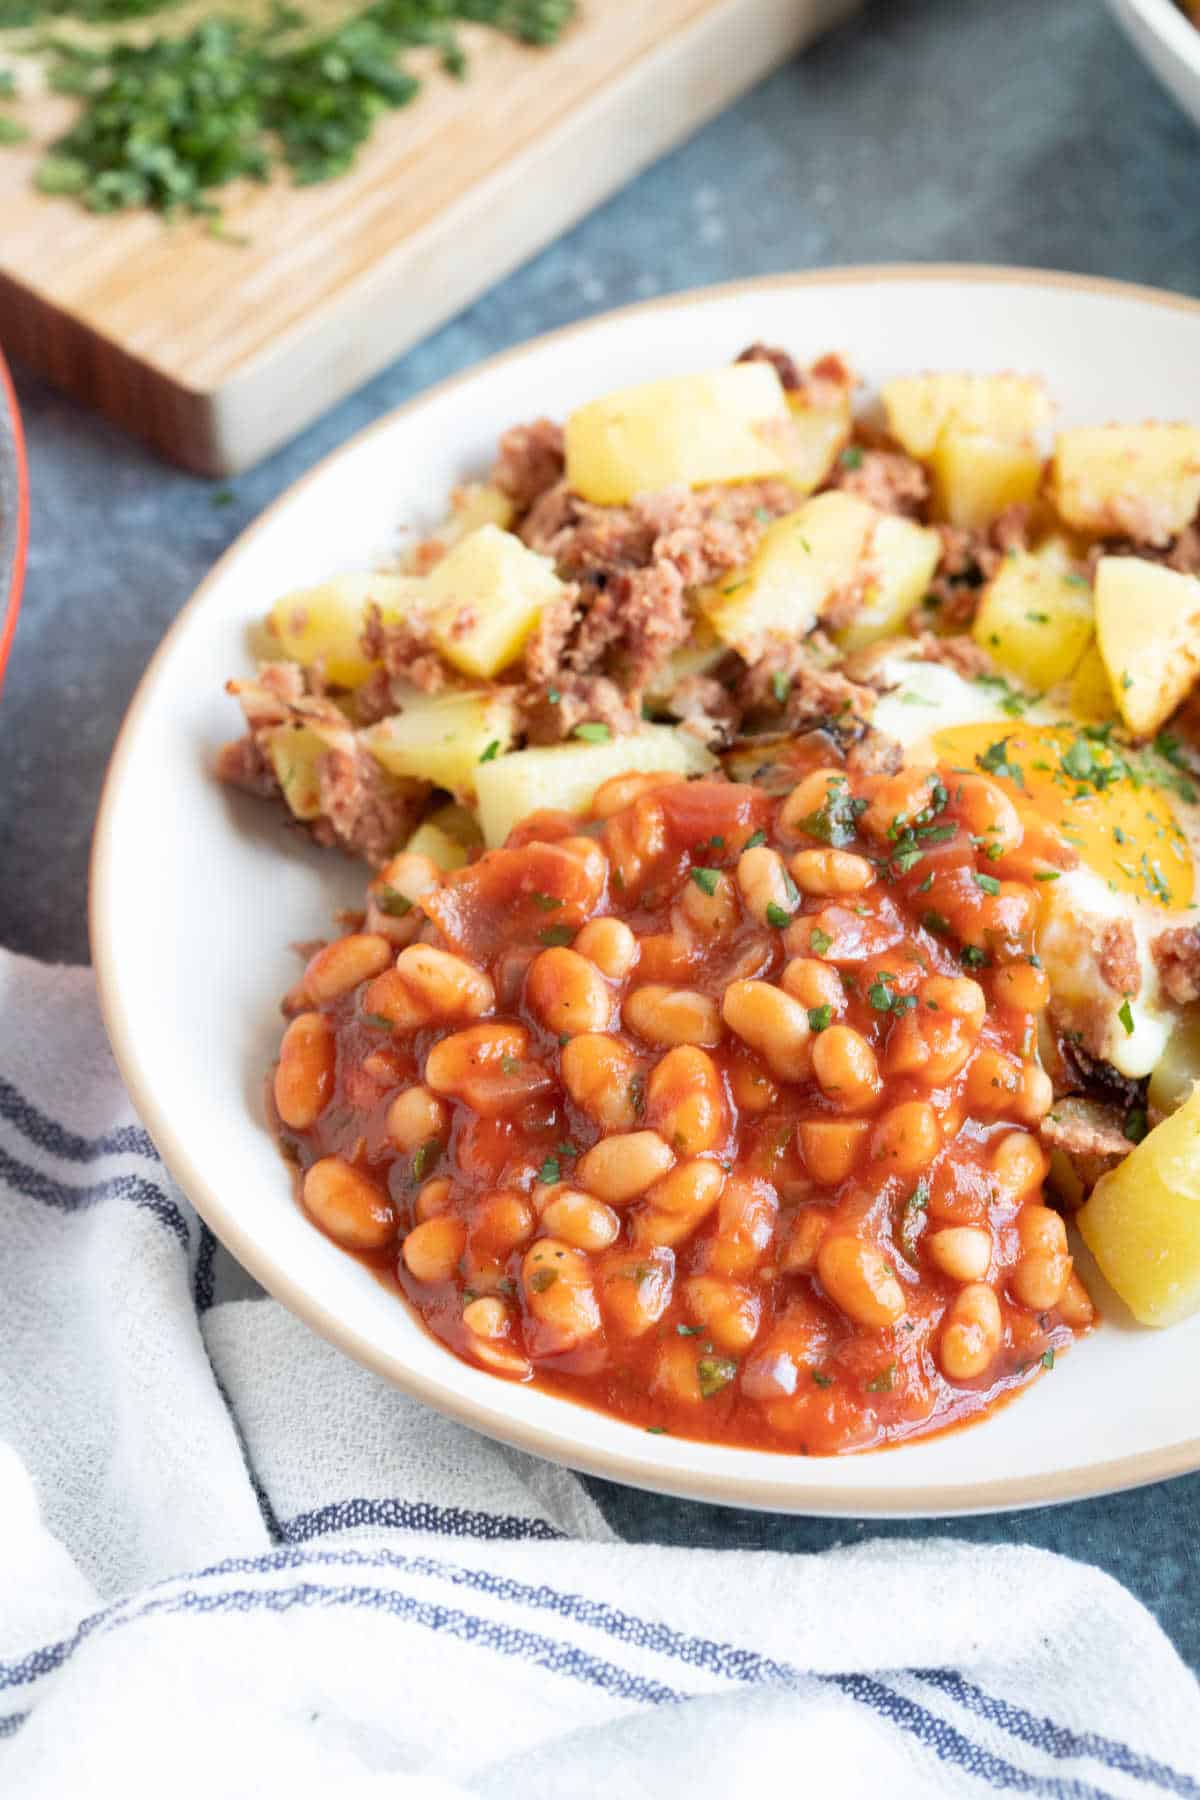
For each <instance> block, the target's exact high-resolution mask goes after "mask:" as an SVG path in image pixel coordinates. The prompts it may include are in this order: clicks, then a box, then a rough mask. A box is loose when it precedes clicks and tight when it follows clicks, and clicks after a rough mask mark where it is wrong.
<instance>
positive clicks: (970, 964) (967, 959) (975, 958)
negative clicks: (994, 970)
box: [962, 944, 988, 969]
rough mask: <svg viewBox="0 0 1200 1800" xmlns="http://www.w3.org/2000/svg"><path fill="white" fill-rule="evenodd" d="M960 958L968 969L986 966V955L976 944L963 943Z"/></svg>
mask: <svg viewBox="0 0 1200 1800" xmlns="http://www.w3.org/2000/svg"><path fill="white" fill-rule="evenodd" d="M962 960H963V962H964V964H965V965H966V967H967V968H968V969H984V968H986V967H987V961H988V955H987V951H986V950H981V949H980V948H979V946H978V945H977V944H964V945H963V948H962Z"/></svg>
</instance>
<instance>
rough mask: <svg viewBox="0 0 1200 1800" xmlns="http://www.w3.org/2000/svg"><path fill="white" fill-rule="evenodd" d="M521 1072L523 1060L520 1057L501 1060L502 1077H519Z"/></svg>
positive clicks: (505, 1057) (508, 1057)
mask: <svg viewBox="0 0 1200 1800" xmlns="http://www.w3.org/2000/svg"><path fill="white" fill-rule="evenodd" d="M520 1072H521V1059H520V1057H519V1056H502V1057H501V1058H500V1073H501V1074H502V1075H519V1074H520Z"/></svg>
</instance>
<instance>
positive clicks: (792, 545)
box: [699, 493, 878, 662]
mask: <svg viewBox="0 0 1200 1800" xmlns="http://www.w3.org/2000/svg"><path fill="white" fill-rule="evenodd" d="M877 516H878V515H877V514H876V512H875V509H874V507H872V506H868V505H867V503H866V501H865V500H856V499H854V497H853V496H852V495H850V494H839V493H830V494H817V495H816V496H815V497H814V498H813V499H812V500H806V501H805V503H804V505H803V506H801V507H800V508H798V510H797V511H796V512H792V513H785V514H784V516H783V518H781V519H776V520H775V522H774V524H773V525H769V526H768V527H767V529H766V531H764V533H763V535H762V537H761V538H760V539H759V544H758V549H757V550H756V551H755V553H754V555H753V557H752V558H751V559H750V561H749V562H748V563H747V564H746V565H745V567H744V568H741V569H734V570H731V571H730V573H729V574H728V575H726V576H725V577H724V578H723V579H722V580H720V581H718V582H715V583H714V584H713V586H712V587H710V588H707V589H706V590H705V592H704V593H703V594H702V595H701V596H700V601H699V604H700V607H701V610H702V611H703V613H704V614H705V616H706V618H707V619H708V621H709V623H710V624H711V625H712V627H713V629H714V630H715V632H716V634H717V636H718V637H719V638H721V639H722V641H723V642H724V643H726V644H728V645H730V646H731V647H732V648H733V649H734V650H738V651H740V652H741V654H742V655H743V656H744V657H745V658H746V661H747V662H754V661H756V660H757V658H758V657H760V656H761V655H762V653H763V651H764V650H765V649H766V647H767V644H768V643H769V641H770V640H771V639H772V638H787V639H790V640H791V639H796V638H801V637H803V636H804V635H805V633H806V632H808V631H811V630H812V628H813V626H814V625H815V624H816V622H817V619H818V618H819V616H820V612H821V608H822V606H824V605H825V604H826V602H827V601H828V600H829V599H830V598H831V596H832V595H834V594H835V593H837V592H838V591H839V590H840V589H842V588H844V587H846V586H847V585H848V584H849V583H850V582H851V581H852V580H853V579H854V576H855V572H856V571H857V569H858V567H859V564H860V562H861V561H862V557H863V555H864V552H865V550H866V546H867V541H868V538H869V536H870V533H871V530H872V527H873V526H874V524H875V521H876V518H877Z"/></svg>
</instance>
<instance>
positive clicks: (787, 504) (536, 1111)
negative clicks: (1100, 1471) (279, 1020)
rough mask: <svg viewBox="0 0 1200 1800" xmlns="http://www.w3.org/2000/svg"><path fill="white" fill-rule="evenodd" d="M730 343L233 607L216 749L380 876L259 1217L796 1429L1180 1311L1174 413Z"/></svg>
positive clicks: (995, 377)
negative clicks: (299, 1206)
mask: <svg viewBox="0 0 1200 1800" xmlns="http://www.w3.org/2000/svg"><path fill="white" fill-rule="evenodd" d="M857 390H858V382H857V380H856V378H855V376H854V375H853V374H852V372H851V370H850V368H849V366H848V365H847V363H846V362H845V361H844V360H843V359H842V358H841V357H840V356H838V355H826V356H823V357H822V358H821V359H820V360H819V361H817V362H815V363H813V364H812V365H811V366H810V367H801V366H799V365H798V364H797V363H796V362H794V361H793V360H792V358H791V357H790V356H789V355H787V354H786V353H785V352H783V351H780V350H776V349H772V348H768V347H766V346H764V345H761V344H755V345H753V346H752V347H751V348H750V349H749V350H747V351H746V352H745V353H744V355H743V356H741V357H740V358H739V359H738V361H737V362H736V363H733V364H730V365H728V366H726V367H721V368H714V369H711V370H708V371H704V372H700V373H696V374H689V375H679V376H670V377H667V378H664V379H661V380H657V381H653V382H649V383H647V384H644V385H642V386H639V387H634V388H629V389H626V390H624V391H622V392H618V393H609V394H604V395H602V396H601V397H600V398H598V399H596V400H594V401H592V402H590V403H589V404H587V405H584V406H582V407H580V408H579V409H578V410H577V411H575V412H573V413H571V414H570V415H569V417H568V418H567V419H566V420H565V422H564V423H563V424H562V425H559V424H557V423H555V422H553V421H551V420H549V419H538V420H536V421H534V422H533V423H532V424H524V425H517V426H515V427H514V428H513V429H512V430H511V431H509V432H507V433H506V434H505V436H504V437H503V438H502V440H501V442H500V446H499V452H498V455H497V458H496V462H495V465H494V467H493V469H492V472H491V475H490V476H489V478H488V479H487V480H486V481H484V482H479V483H475V484H472V485H469V486H466V487H463V488H461V489H459V490H458V491H456V492H455V493H454V494H453V495H452V496H451V503H450V512H449V516H448V518H447V520H446V522H445V524H444V525H443V526H442V527H441V528H440V529H439V530H438V531H437V532H435V533H434V535H432V536H429V537H426V538H424V539H423V540H422V541H420V542H418V543H417V544H416V545H415V546H414V547H413V548H412V550H411V551H410V553H409V554H408V555H407V556H406V557H405V558H404V560H403V562H402V563H400V564H398V565H397V566H395V567H391V568H387V569H378V570H372V571H369V572H366V573H360V574H353V575H347V576H343V577H341V578H340V579H337V580H334V581H330V582H327V583H325V584H323V585H322V586H320V587H315V588H312V589H310V590H307V591H305V592H301V593H290V594H287V595H285V596H284V597H283V598H282V599H280V600H278V601H277V602H276V603H275V605H274V606H273V607H272V609H271V612H270V616H269V618H268V620H267V623H266V627H265V634H266V639H267V640H268V660H265V661H264V662H263V663H262V665H261V666H260V668H259V671H258V674H257V676H256V677H255V678H254V679H253V680H239V681H234V682H231V683H230V691H231V692H232V693H234V694H235V695H236V696H237V698H238V700H239V701H240V703H241V706H242V710H243V712H244V714H245V718H246V725H247V731H246V735H245V736H243V737H242V738H241V739H239V740H238V741H237V742H236V743H233V744H230V745H229V746H228V747H227V748H226V750H225V751H224V752H223V754H222V757H221V764H220V772H221V774H222V775H223V776H224V778H225V779H226V780H228V781H231V782H234V783H236V784H237V785H239V786H241V787H245V788H249V789H250V790H251V791H253V792H256V793H260V794H262V795H264V796H265V797H268V798H270V799H273V800H275V801H276V802H277V803H279V804H281V805H282V806H284V807H285V808H286V809H287V811H288V813H289V815H290V816H291V817H292V818H293V819H294V820H295V821H296V822H297V824H298V825H299V826H300V827H302V828H303V829H304V830H306V831H307V832H309V833H310V834H311V835H312V836H313V837H314V838H316V839H317V841H318V842H320V843H323V844H328V845H336V846H339V847H341V848H342V849H343V850H347V851H350V852H351V853H353V854H355V855H358V856H361V857H362V858H363V859H365V861H366V862H367V863H368V864H370V865H371V874H370V876H369V878H368V881H367V886H366V893H365V898H364V908H363V911H362V913H361V914H355V915H354V916H353V917H352V918H350V919H345V920H343V924H344V925H345V927H346V929H345V931H344V933H343V935H341V936H339V937H336V938H334V939H332V940H331V941H330V942H328V943H326V944H323V945H321V946H320V947H318V948H316V949H315V951H314V952H313V953H312V954H311V956H310V958H309V960H308V962H307V966H306V967H305V969H304V973H303V975H302V976H301V977H300V980H299V981H298V983H297V985H296V986H295V988H294V989H293V990H292V992H291V993H290V994H288V995H287V996H286V998H285V1000H284V1013H285V1016H286V1017H287V1019H288V1024H287V1027H286V1030H285V1031H284V1034H283V1040H282V1044H281V1046H280V1052H279V1060H278V1063H277V1065H276V1067H275V1069H274V1071H273V1074H272V1078H271V1084H270V1093H271V1109H272V1117H273V1120H274V1123H275V1125H276V1128H277V1131H278V1135H279V1138H280V1141H281V1143H282V1145H283V1147H284V1149H285V1151H286V1153H287V1154H288V1156H289V1157H290V1158H291V1159H293V1161H294V1162H295V1164H296V1166H297V1170H298V1180H299V1188H300V1195H301V1200H302V1203H303V1205H304V1207H305V1209H306V1210H307V1212H308V1213H309V1215H310V1216H311V1217H312V1218H313V1220H314V1221H315V1222H316V1224H317V1225H318V1226H320V1227H321V1228H322V1229H323V1230H324V1231H326V1232H327V1233H328V1234H329V1235H330V1236H331V1237H332V1238H333V1239H334V1240H335V1241H336V1242H337V1243H339V1244H341V1245H343V1246H344V1247H345V1248H346V1249H348V1250H351V1251H353V1252H354V1253H356V1254H357V1255H359V1256H360V1257H362V1258H364V1259H366V1260H367V1261H368V1262H369V1263H370V1264H371V1266H372V1267H373V1268H375V1269H376V1270H377V1271H378V1272H379V1274H380V1276H381V1278H383V1279H385V1280H388V1281H390V1282H391V1283H392V1284H393V1285H395V1286H396V1287H398V1289H399V1290H400V1291H402V1292H403V1294H404V1295H406V1296H407V1298H408V1300H409V1301H410V1302H411V1304H412V1305H413V1306H414V1307H415V1308H416V1310H417V1312H418V1313H419V1314H420V1316H421V1317H422V1318H423V1319H424V1321H425V1323H426V1325H427V1326H428V1328H429V1329H430V1330H431V1331H432V1332H433V1333H434V1334H436V1336H438V1337H439V1338H440V1339H441V1340H442V1341H443V1342H444V1343H446V1344H447V1345H448V1346H450V1348H451V1349H453V1350H454V1351H455V1352H457V1353H458V1354H459V1355H460V1356H462V1357H464V1358H466V1359H468V1360H469V1361H471V1362H473V1363H476V1364H479V1365H482V1366H483V1367H484V1368H486V1369H490V1370H493V1371H495V1372H496V1373H498V1374H500V1375H503V1376H505V1377H507V1378H509V1379H511V1380H517V1381H534V1382H536V1383H538V1384H539V1385H541V1386H543V1387H545V1388H549V1389H553V1390H554V1391H556V1392H558V1393H560V1394H563V1395H568V1396H571V1397H573V1398H576V1399H579V1400H583V1401H586V1402H588V1403H590V1404H593V1405H595V1406H598V1407H601V1408H603V1409H604V1410H605V1411H607V1412H610V1413H614V1414H617V1415H619V1416H621V1417H623V1418H625V1419H628V1420H629V1421H630V1422H631V1423H632V1424H635V1425H637V1426H640V1427H642V1428H644V1429H646V1430H649V1431H656V1432H660V1431H669V1432H673V1433H678V1434H680V1435H684V1436H688V1437H693V1438H708V1439H712V1440H715V1441H719V1442H722V1443H731V1444H733V1443H736V1444H741V1445H756V1446H761V1447H763V1448H768V1449H772V1450H778V1451H784V1452H791V1453H805V1454H813V1455H816V1454H827V1453H835V1452H842V1451H849V1450H857V1449H867V1448H871V1447H873V1446H878V1445H883V1444H887V1443H893V1442H896V1441H898V1440H901V1439H904V1438H908V1437H912V1436H914V1435H916V1434H920V1433H928V1432H930V1431H934V1430H937V1429H941V1428H944V1427H946V1426H947V1425H949V1424H951V1423H954V1422H957V1421H960V1420H963V1419H966V1418H969V1417H970V1416H972V1415H978V1414H980V1413H982V1412H984V1411H985V1410H986V1409H987V1408H988V1407H989V1406H991V1405H992V1404H994V1403H995V1402H996V1401H997V1400H999V1399H1000V1398H1001V1397H1004V1396H1006V1395H1008V1394H1010V1393H1011V1392H1013V1391H1014V1390H1016V1389H1018V1388H1022V1387H1024V1386H1026V1385H1027V1384H1028V1383H1030V1382H1031V1381H1033V1380H1035V1379H1037V1378H1038V1377H1039V1376H1040V1375H1041V1374H1042V1373H1043V1372H1045V1371H1048V1370H1051V1369H1052V1368H1053V1367H1054V1362H1055V1358H1056V1356H1057V1355H1059V1354H1060V1353H1061V1352H1062V1350H1063V1349H1064V1348H1066V1347H1067V1346H1068V1345H1069V1344H1070V1343H1071V1341H1072V1339H1073V1337H1074V1336H1075V1335H1077V1334H1080V1333H1085V1332H1086V1331H1087V1330H1088V1329H1089V1327H1090V1326H1091V1325H1092V1324H1093V1322H1094V1319H1095V1308H1094V1303H1093V1299H1092V1298H1091V1297H1090V1296H1089V1294H1088V1291H1087V1288H1086V1287H1085V1285H1084V1282H1083V1280H1082V1279H1081V1276H1080V1273H1079V1272H1078V1271H1077V1270H1076V1268H1075V1266H1074V1260H1073V1256H1072V1251H1071V1244H1070V1240H1069V1237H1068V1230H1067V1224H1068V1221H1070V1220H1073V1221H1074V1223H1075V1224H1076V1225H1077V1227H1078V1230H1079V1232H1080V1233H1081V1235H1082V1237H1083V1239H1084V1241H1085V1243H1086V1244H1087V1245H1088V1246H1089V1248H1090V1250H1091V1252H1092V1254H1093V1256H1094V1257H1095V1260H1096V1263H1097V1264H1098V1265H1099V1268H1100V1269H1101V1271H1102V1272H1103V1274H1104V1276H1105V1277H1106V1278H1107V1279H1108V1281H1109V1282H1110V1283H1111V1284H1112V1286H1113V1287H1114V1288H1115V1289H1116V1291H1117V1293H1118V1294H1119V1295H1120V1296H1121V1297H1122V1298H1123V1299H1124V1300H1125V1301H1126V1302H1127V1304H1128V1305H1129V1307H1130V1308H1131V1309H1132V1311H1133V1313H1134V1314H1135V1315H1136V1317H1137V1318H1138V1319H1139V1320H1140V1321H1141V1322H1142V1323H1144V1324H1147V1325H1167V1324H1171V1323H1172V1322H1174V1321H1175V1320H1177V1319H1180V1318H1182V1317H1184V1316H1185V1315H1187V1314H1189V1313H1191V1312H1192V1311H1194V1310H1196V1309H1197V1307H1200V1094H1196V1095H1193V1085H1192V1084H1193V1078H1194V1077H1195V1076H1196V1075H1198V1074H1200V913H1198V912H1197V910H1196V891H1195V890H1196V875H1195V868H1194V860H1195V857H1196V855H1197V849H1198V845H1200V728H1198V724H1197V716H1196V701H1195V696H1194V694H1193V689H1194V687H1195V684H1196V682H1197V678H1198V676H1200V517H1198V509H1200V429H1197V428H1196V427H1195V426H1191V425H1181V424H1173V423H1138V424H1128V425H1125V424H1099V425H1094V426H1088V427H1084V428H1079V429H1066V430H1062V431H1060V432H1059V433H1058V434H1057V436H1055V437H1053V438H1052V437H1051V435H1050V428H1051V418H1052V407H1051V401H1050V397H1049V395H1048V394H1047V392H1046V390H1045V388H1044V387H1043V385H1042V383H1041V382H1040V381H1039V380H1037V379H1035V378H1032V377H1029V376H1025V375H1016V374H1007V373H1006V374H992V375H966V374H953V373H949V374H921V375H912V376H907V377H904V378H902V379H898V380H895V381H892V382H889V383H888V384H886V385H885V386H884V387H883V389H882V392H881V393H880V395H879V396H878V399H877V401H876V402H875V404H874V406H873V407H872V408H868V407H867V406H866V405H860V404H856V399H857Z"/></svg>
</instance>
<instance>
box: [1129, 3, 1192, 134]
mask: <svg viewBox="0 0 1200 1800" xmlns="http://www.w3.org/2000/svg"><path fill="white" fill-rule="evenodd" d="M1109 5H1110V6H1111V7H1112V10H1113V12H1114V13H1115V14H1116V16H1117V18H1118V19H1119V20H1120V21H1121V24H1122V25H1123V26H1124V28H1125V30H1126V32H1127V33H1128V35H1129V37H1130V38H1131V39H1132V40H1133V42H1134V44H1135V45H1136V46H1137V50H1138V52H1139V54H1140V56H1141V57H1142V60H1143V61H1144V62H1147V63H1149V65H1150V67H1151V68H1152V69H1153V70H1154V73H1155V74H1156V75H1157V76H1158V79H1159V80H1160V81H1161V82H1162V84H1163V86H1164V87H1167V88H1170V90H1171V92H1172V93H1173V94H1174V96H1175V98H1176V100H1178V102H1179V104H1180V106H1182V107H1183V109H1184V111H1185V112H1189V113H1191V115H1192V117H1193V119H1195V121H1196V123H1197V125H1200V31H1198V30H1197V29H1196V27H1195V26H1194V25H1193V24H1192V23H1191V21H1190V20H1189V19H1186V18H1185V17H1184V15H1183V14H1182V13H1181V12H1180V10H1179V8H1178V7H1177V6H1176V5H1175V4H1174V0H1109Z"/></svg>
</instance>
